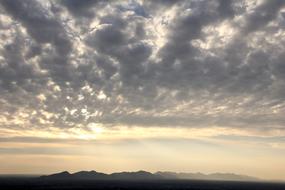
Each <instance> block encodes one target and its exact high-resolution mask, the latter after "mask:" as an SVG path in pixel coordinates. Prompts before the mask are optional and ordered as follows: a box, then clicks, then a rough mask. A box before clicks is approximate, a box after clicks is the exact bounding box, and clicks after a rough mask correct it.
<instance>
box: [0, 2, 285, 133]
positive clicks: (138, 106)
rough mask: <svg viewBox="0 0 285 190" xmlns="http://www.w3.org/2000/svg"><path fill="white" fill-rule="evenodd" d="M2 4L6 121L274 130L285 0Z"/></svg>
mask: <svg viewBox="0 0 285 190" xmlns="http://www.w3.org/2000/svg"><path fill="white" fill-rule="evenodd" d="M1 5H2V7H1V14H3V15H4V16H5V17H1V22H0V23H1V24H0V26H1V31H0V32H1V34H0V37H1V48H0V94H1V97H0V100H1V103H3V104H2V105H3V106H1V107H0V112H1V117H0V124H1V126H2V127H4V128H5V127H6V128H7V127H12V126H13V127H15V128H16V127H19V128H21V127H42V128H45V127H47V126H55V127H59V128H66V127H75V126H77V127H78V126H79V127H86V126H87V125H88V124H89V123H92V122H97V123H103V124H105V125H106V126H113V125H134V126H136V125H139V126H168V127H171V126H174V127H178V126H183V127H207V126H217V125H218V126H224V127H240V128H244V127H248V128H251V127H252V128H256V129H260V130H268V128H269V129H282V130H283V128H282V126H283V125H284V119H282V116H283V115H284V111H285V110H284V105H285V104H284V97H285V96H284V92H285V81H284V80H285V78H284V72H285V69H284V68H285V66H284V64H283V62H284V61H283V60H284V40H282V39H284V38H282V37H284V31H283V30H284V23H282V14H283V13H282V7H283V6H284V3H283V1H277V0H276V1H264V2H261V3H257V4H254V3H248V1H224V0H219V1H218V0H217V1H195V0H193V1H177V2H175V3H174V1H152V2H150V1H143V3H140V2H127V1H122V2H116V1H114V2H113V1H111V2H108V3H104V2H102V1H89V0H88V1H80V2H77V1H60V2H56V1H51V2H46V3H45V2H43V1H29V2H23V1H19V0H11V1H5V0H2V1H1ZM283 21H284V19H283Z"/></svg>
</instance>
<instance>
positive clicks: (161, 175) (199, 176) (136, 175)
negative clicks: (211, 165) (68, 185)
mask: <svg viewBox="0 0 285 190" xmlns="http://www.w3.org/2000/svg"><path fill="white" fill-rule="evenodd" d="M40 178H42V179H55V180H61V179H65V180H69V179H88V180H158V179H161V180H163V179H194V180H227V181H258V178H255V177H251V176H246V175H238V174H234V173H212V174H203V173H176V172H161V171H159V172H156V173H150V172H147V171H142V170H141V171H136V172H117V173H112V174H105V173H100V172H96V171H80V172H76V173H73V174H71V173H69V172H67V171H64V172H60V173H55V174H51V175H45V176H41V177H40Z"/></svg>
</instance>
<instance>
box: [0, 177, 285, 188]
mask: <svg viewBox="0 0 285 190" xmlns="http://www.w3.org/2000/svg"><path fill="white" fill-rule="evenodd" d="M0 189H3V190H6V189H7V190H9V189H21V190H26V189H29V190H44V189H48V190H49V189H58V190H60V189H65V190H66V189H72V190H76V189H85V190H88V189H106V190H115V189H116V190H117V189H121V190H123V189H125V190H129V189H134V190H140V189H142V190H150V189H174V190H180V189H189V190H285V184H284V183H269V182H233V181H205V180H204V181H203V180H51V179H41V178H35V177H17V178H15V177H13V178H11V177H1V178H0Z"/></svg>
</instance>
